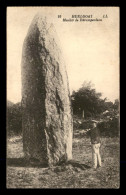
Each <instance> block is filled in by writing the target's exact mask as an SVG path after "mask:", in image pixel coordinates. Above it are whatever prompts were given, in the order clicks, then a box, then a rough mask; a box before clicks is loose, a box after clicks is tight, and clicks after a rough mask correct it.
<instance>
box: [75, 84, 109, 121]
mask: <svg viewBox="0 0 126 195" xmlns="http://www.w3.org/2000/svg"><path fill="white" fill-rule="evenodd" d="M101 96H102V94H101V93H97V92H96V90H95V89H94V88H93V84H92V83H91V82H88V83H87V82H84V83H83V85H82V87H81V88H80V89H79V90H78V91H76V92H75V91H73V93H72V96H71V99H72V106H73V114H77V115H79V116H82V112H83V111H84V117H85V118H87V117H92V116H95V115H97V114H100V113H102V112H103V111H105V110H106V103H105V100H106V98H105V99H101Z"/></svg>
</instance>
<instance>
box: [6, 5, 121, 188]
mask: <svg viewBox="0 0 126 195" xmlns="http://www.w3.org/2000/svg"><path fill="white" fill-rule="evenodd" d="M119 12H120V9H119V7H109V6H108V7H90V6H89V7H86V6H82V7H72V6H71V7H67V6H66V7H65V6H64V7H56V6H54V7H53V6H52V7H51V6H45V7H44V6H40V7H36V6H35V7H32V6H31V7H25V6H24V7H20V6H19V7H7V10H6V14H7V33H6V40H7V65H6V66H7V107H6V113H7V116H6V120H7V125H6V143H7V146H6V147H7V148H6V188H7V189H45V188H47V189H58V188H59V189H61V188H62V189H64V188H65V189H66V188H68V189H71V188H72V189H73V188H74V189H80V188H81V189H118V188H120V89H119V84H120V56H119V55H120V51H119V49H120V47H119V44H120V39H119V36H120V31H119V25H120V24H119V22H120V18H119Z"/></svg>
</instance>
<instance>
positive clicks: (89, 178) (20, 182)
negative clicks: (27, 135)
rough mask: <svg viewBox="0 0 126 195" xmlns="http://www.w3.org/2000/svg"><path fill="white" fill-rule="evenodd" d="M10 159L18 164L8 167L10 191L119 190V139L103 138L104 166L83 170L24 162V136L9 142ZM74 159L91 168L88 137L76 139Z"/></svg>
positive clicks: (73, 167) (15, 137) (8, 154)
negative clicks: (33, 189) (37, 189)
mask: <svg viewBox="0 0 126 195" xmlns="http://www.w3.org/2000/svg"><path fill="white" fill-rule="evenodd" d="M7 143H8V144H7V146H8V147H7V158H8V159H10V160H12V159H17V161H16V162H18V161H19V162H18V163H15V164H14V163H10V164H9V163H8V165H7V188H100V189H101V188H119V183H120V181H119V180H120V179H119V174H120V173H119V170H120V168H119V138H102V144H101V158H102V167H101V168H98V169H97V170H96V171H95V170H93V169H92V168H89V169H84V170H82V169H81V168H79V167H76V166H72V164H67V165H65V164H64V165H62V166H55V167H51V168H41V167H32V166H29V165H28V166H26V165H24V164H23V163H22V161H21V159H23V143H22V137H21V136H13V137H11V138H8V140H7ZM73 159H74V160H77V161H79V162H80V163H83V164H85V165H88V166H91V161H92V156H91V146H90V139H89V138H88V137H86V136H85V137H84V136H83V138H76V137H75V138H74V139H73Z"/></svg>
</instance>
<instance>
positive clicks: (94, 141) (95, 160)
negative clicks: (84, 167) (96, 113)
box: [90, 120, 101, 169]
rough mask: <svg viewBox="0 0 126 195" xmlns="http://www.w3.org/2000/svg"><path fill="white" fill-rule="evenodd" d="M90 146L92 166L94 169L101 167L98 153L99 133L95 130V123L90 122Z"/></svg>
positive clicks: (93, 121)
mask: <svg viewBox="0 0 126 195" xmlns="http://www.w3.org/2000/svg"><path fill="white" fill-rule="evenodd" d="M90 138H91V146H92V166H93V168H94V169H96V168H97V167H98V166H99V167H101V156H100V153H99V149H100V145H101V140H100V132H99V129H98V128H97V121H95V120H92V128H91V131H90Z"/></svg>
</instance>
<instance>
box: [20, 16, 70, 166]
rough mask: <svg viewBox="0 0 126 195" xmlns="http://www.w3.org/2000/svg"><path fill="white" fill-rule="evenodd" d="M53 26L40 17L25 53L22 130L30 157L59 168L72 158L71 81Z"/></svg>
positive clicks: (22, 66) (35, 23)
mask: <svg viewBox="0 0 126 195" xmlns="http://www.w3.org/2000/svg"><path fill="white" fill-rule="evenodd" d="M59 45H60V43H59V41H58V38H57V34H56V32H55V29H54V27H53V25H52V24H50V23H48V22H47V20H46V18H44V17H42V16H41V15H40V14H38V15H36V16H35V17H34V19H33V21H32V23H31V25H30V27H29V30H28V34H27V36H26V38H25V40H24V44H23V52H22V63H21V68H22V126H23V127H22V128H23V149H24V154H25V156H26V158H34V159H37V160H39V161H40V162H41V163H43V164H47V165H55V164H57V163H58V162H60V161H61V160H69V159H71V158H72V133H73V130H72V129H73V126H72V115H71V101H70V93H69V85H68V78H67V73H66V68H65V63H64V60H63V57H62V52H61V49H60V46H59Z"/></svg>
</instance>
